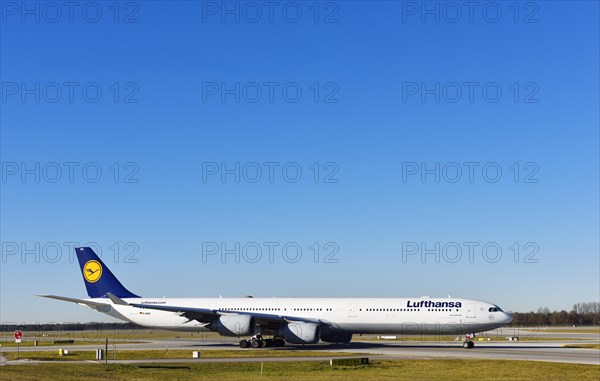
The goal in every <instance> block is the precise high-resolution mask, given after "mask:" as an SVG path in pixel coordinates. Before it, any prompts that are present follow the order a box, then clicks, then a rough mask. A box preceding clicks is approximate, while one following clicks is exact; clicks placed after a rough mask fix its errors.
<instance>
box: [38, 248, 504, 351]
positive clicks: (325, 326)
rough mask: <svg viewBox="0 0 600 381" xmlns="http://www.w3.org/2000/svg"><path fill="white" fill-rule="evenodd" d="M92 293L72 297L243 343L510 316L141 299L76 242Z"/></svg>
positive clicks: (418, 302) (333, 301) (432, 302)
mask: <svg viewBox="0 0 600 381" xmlns="http://www.w3.org/2000/svg"><path fill="white" fill-rule="evenodd" d="M75 251H76V252H77V259H78V260H79V264H80V266H81V271H82V275H83V279H84V283H85V285H86V287H87V292H88V295H89V297H90V298H89V299H75V298H68V297H63V296H55V295H39V296H43V297H46V298H53V299H58V300H64V301H68V302H73V303H77V304H80V305H84V306H87V307H90V308H93V309H95V310H97V311H100V312H103V313H105V314H108V315H110V316H113V317H115V318H118V319H121V320H125V321H128V322H132V323H135V324H139V325H141V326H144V327H153V328H162V329H169V330H178V331H193V332H197V331H203V330H210V331H213V332H218V333H219V334H221V335H223V336H233V337H239V338H243V339H242V340H240V346H241V347H242V348H248V347H253V348H260V347H263V346H283V345H285V343H286V342H287V343H292V344H316V343H318V342H319V341H325V342H335V343H347V342H350V340H351V339H352V335H354V334H379V335H382V334H383V335H386V334H418V335H452V336H454V335H466V341H465V342H464V343H463V346H464V347H465V348H473V347H474V344H473V341H472V340H471V338H473V337H474V334H475V333H477V332H483V331H488V330H492V329H496V328H498V327H502V326H504V325H506V324H509V323H510V322H511V321H512V316H511V315H510V314H508V313H506V312H504V311H502V309H501V308H500V307H498V306H497V305H495V304H491V303H487V302H482V301H478V300H470V299H461V298H450V297H448V298H430V297H420V298H252V297H245V298H146V297H140V296H138V295H135V294H133V293H131V292H130V291H128V290H127V289H126V288H125V287H124V286H123V285H122V284H121V282H119V281H118V280H117V278H116V277H115V276H114V275H113V273H112V272H111V271H110V270H109V269H108V268H107V267H106V265H104V263H103V262H102V260H101V259H100V258H99V257H98V256H97V255H96V253H94V251H93V250H92V249H91V248H89V247H79V248H76V249H75Z"/></svg>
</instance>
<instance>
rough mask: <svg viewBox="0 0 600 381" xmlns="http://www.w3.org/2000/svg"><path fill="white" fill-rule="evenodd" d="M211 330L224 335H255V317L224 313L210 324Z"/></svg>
mask: <svg viewBox="0 0 600 381" xmlns="http://www.w3.org/2000/svg"><path fill="white" fill-rule="evenodd" d="M208 328H209V329H210V330H211V331H214V332H218V333H219V334H220V335H223V336H252V335H254V328H255V325H254V317H252V316H250V315H241V314H229V315H223V316H221V317H219V318H218V319H216V320H214V321H213V322H212V323H210V324H209V326H208Z"/></svg>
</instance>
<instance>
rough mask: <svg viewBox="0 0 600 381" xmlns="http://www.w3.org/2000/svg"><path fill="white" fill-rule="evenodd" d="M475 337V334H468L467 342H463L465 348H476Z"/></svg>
mask: <svg viewBox="0 0 600 381" xmlns="http://www.w3.org/2000/svg"><path fill="white" fill-rule="evenodd" d="M473 337H475V335H467V336H466V337H465V342H464V343H463V348H465V349H473V348H475V343H474V342H473V340H472V338H473Z"/></svg>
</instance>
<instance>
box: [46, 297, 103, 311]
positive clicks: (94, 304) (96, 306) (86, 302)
mask: <svg viewBox="0 0 600 381" xmlns="http://www.w3.org/2000/svg"><path fill="white" fill-rule="evenodd" d="M37 296H41V297H42V298H50V299H57V300H62V301H65V302H71V303H77V304H82V305H84V306H88V307H90V308H93V309H95V310H98V311H101V312H102V311H108V310H110V305H109V304H107V303H99V302H92V301H91V300H85V299H76V298H68V297H66V296H57V295H37Z"/></svg>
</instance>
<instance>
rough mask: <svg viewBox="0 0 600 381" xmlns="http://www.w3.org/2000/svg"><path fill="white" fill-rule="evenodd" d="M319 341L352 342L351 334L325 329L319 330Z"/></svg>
mask: <svg viewBox="0 0 600 381" xmlns="http://www.w3.org/2000/svg"><path fill="white" fill-rule="evenodd" d="M321 340H323V341H326V342H328V343H349V342H350V341H351V340H352V334H351V333H347V332H344V331H338V330H335V329H332V328H329V327H325V328H323V329H322V330H321Z"/></svg>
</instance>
